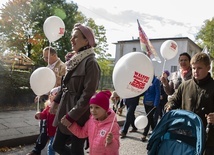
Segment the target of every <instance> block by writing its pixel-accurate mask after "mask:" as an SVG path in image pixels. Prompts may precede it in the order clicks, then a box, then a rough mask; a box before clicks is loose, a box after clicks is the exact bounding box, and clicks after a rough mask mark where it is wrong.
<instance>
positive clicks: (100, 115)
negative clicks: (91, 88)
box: [68, 90, 120, 155]
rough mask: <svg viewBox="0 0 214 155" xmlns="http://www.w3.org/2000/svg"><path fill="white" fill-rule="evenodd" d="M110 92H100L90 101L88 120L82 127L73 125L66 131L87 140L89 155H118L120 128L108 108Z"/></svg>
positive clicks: (112, 112)
mask: <svg viewBox="0 0 214 155" xmlns="http://www.w3.org/2000/svg"><path fill="white" fill-rule="evenodd" d="M110 96H111V92H110V91H108V90H105V91H101V92H99V93H97V94H95V95H94V96H92V98H91V99H90V102H89V104H90V113H91V117H90V119H89V120H88V121H87V122H86V123H85V125H84V126H83V127H81V126H79V125H78V124H77V123H75V122H74V123H73V124H72V125H71V126H70V127H69V128H68V129H69V130H70V131H71V132H72V133H73V134H74V135H76V136H77V137H78V138H86V137H88V138H89V148H90V151H89V153H90V155H101V154H105V155H119V146H120V144H119V130H120V127H119V125H118V123H117V119H116V117H115V115H116V114H115V112H114V111H113V110H111V109H110V108H109V99H110Z"/></svg>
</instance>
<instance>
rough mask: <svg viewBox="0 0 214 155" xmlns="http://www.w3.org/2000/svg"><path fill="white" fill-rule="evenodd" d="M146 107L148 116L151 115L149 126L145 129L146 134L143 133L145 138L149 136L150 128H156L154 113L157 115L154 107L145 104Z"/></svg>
mask: <svg viewBox="0 0 214 155" xmlns="http://www.w3.org/2000/svg"><path fill="white" fill-rule="evenodd" d="M144 106H145V110H146V113H147V114H148V113H149V115H147V118H148V124H147V126H146V127H145V129H144V132H143V135H144V136H147V135H148V132H149V129H150V127H151V128H152V130H153V129H154V128H155V122H154V113H155V111H156V110H155V109H153V108H154V106H149V105H146V104H144Z"/></svg>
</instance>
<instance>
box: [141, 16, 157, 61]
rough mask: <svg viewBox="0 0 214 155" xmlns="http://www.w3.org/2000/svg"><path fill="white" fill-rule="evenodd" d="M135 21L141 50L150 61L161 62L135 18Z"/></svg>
mask: <svg viewBox="0 0 214 155" xmlns="http://www.w3.org/2000/svg"><path fill="white" fill-rule="evenodd" d="M137 23H138V30H139V37H140V45H141V50H142V51H143V52H145V53H146V54H147V56H148V57H149V58H150V59H151V60H152V61H157V62H159V63H161V60H160V58H159V56H158V54H157V52H156V51H155V48H154V47H153V46H152V44H151V42H150V40H149V39H148V37H147V36H146V33H145V32H144V31H143V29H142V27H141V26H140V23H139V21H138V20H137Z"/></svg>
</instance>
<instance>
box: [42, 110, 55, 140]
mask: <svg viewBox="0 0 214 155" xmlns="http://www.w3.org/2000/svg"><path fill="white" fill-rule="evenodd" d="M49 110H50V106H47V107H46V108H45V109H44V110H43V111H42V112H41V113H40V119H46V121H47V134H48V136H49V137H53V136H54V135H55V132H56V127H54V126H53V125H52V124H53V120H54V117H55V114H51V113H50V111H49Z"/></svg>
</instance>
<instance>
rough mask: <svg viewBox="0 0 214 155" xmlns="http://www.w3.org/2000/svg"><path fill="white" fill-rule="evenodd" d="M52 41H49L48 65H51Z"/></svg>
mask: <svg viewBox="0 0 214 155" xmlns="http://www.w3.org/2000/svg"><path fill="white" fill-rule="evenodd" d="M50 53H51V42H50V41H49V51H48V66H49V65H50Z"/></svg>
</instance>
